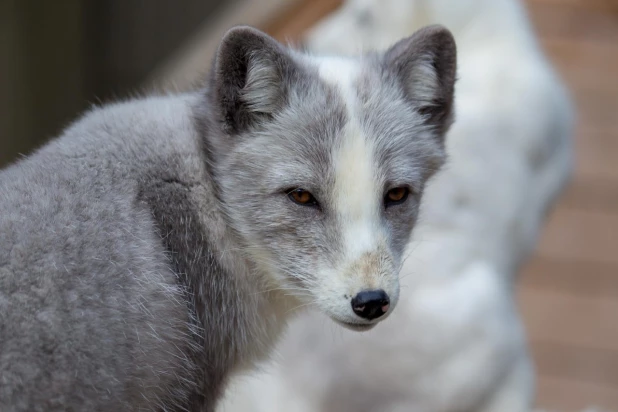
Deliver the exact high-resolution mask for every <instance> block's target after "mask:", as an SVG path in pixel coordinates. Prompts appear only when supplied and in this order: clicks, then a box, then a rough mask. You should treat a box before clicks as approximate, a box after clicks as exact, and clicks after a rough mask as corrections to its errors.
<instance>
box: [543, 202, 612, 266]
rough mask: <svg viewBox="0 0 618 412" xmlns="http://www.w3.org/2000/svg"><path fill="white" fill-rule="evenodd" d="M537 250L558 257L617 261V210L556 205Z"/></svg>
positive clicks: (608, 261) (607, 261) (551, 256)
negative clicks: (584, 209) (577, 208)
mask: <svg viewBox="0 0 618 412" xmlns="http://www.w3.org/2000/svg"><path fill="white" fill-rule="evenodd" d="M537 250H538V254H539V255H541V256H544V257H550V258H555V259H566V260H569V261H570V260H581V261H597V262H604V263H618V213H601V212H588V211H583V210H575V209H567V208H564V207H557V208H556V210H554V211H553V213H551V214H550V217H549V221H548V223H547V225H546V227H545V230H544V232H543V233H542V236H541V239H540V242H539V247H538V248H537Z"/></svg>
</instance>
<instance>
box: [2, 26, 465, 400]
mask: <svg viewBox="0 0 618 412" xmlns="http://www.w3.org/2000/svg"><path fill="white" fill-rule="evenodd" d="M455 56H456V52H455V43H454V41H453V38H452V36H451V35H450V33H449V32H448V31H447V30H445V29H444V28H442V27H439V26H431V27H427V28H425V29H423V30H420V31H418V32H417V33H415V34H414V35H412V36H410V37H408V38H405V39H402V40H400V41H399V42H396V43H395V44H394V45H393V46H392V47H391V48H390V49H389V50H388V51H385V52H384V53H371V54H363V55H361V56H357V57H341V58H340V57H318V56H311V55H308V54H303V53H301V52H299V51H296V50H292V49H290V48H287V47H284V46H282V45H280V44H279V43H278V42H276V41H275V40H274V39H272V38H270V37H269V36H267V35H265V34H263V33H261V32H259V31H257V30H255V29H252V28H248V27H238V28H234V29H231V30H230V31H229V32H228V33H227V34H226V35H225V36H224V38H223V39H222V41H221V44H220V46H219V49H218V51H217V54H216V57H215V59H214V63H213V67H212V70H211V73H210V78H209V80H208V82H207V85H206V87H205V88H204V89H200V90H197V91H195V92H191V93H186V94H181V95H169V96H151V97H145V98H142V99H136V100H131V101H126V102H119V103H115V104H110V105H107V106H104V107H100V108H95V109H93V110H91V111H90V112H89V113H87V114H85V115H84V116H83V117H82V118H81V119H79V120H78V121H76V122H75V123H74V124H72V125H71V126H69V127H68V128H67V129H66V130H65V131H64V132H63V133H62V135H61V136H60V137H58V138H56V139H54V140H53V141H51V142H49V143H48V144H46V145H45V146H43V147H41V148H39V149H38V150H36V151H35V152H34V153H32V154H31V155H29V156H27V157H26V158H24V159H20V160H19V161H17V162H15V163H14V164H12V165H10V166H8V167H7V168H5V169H4V170H2V171H1V172H0V211H1V212H0V234H1V235H0V410H2V411H3V412H17V411H60V410H63V411H65V410H71V411H77V410H92V411H117V410H165V411H174V410H183V411H185V410H188V411H213V410H214V408H215V406H216V404H217V399H219V397H220V395H221V394H222V391H223V390H224V388H225V384H226V382H227V381H228V379H229V377H230V376H231V375H232V374H234V373H237V372H238V371H241V370H243V369H246V368H250V367H252V365H254V363H255V362H256V361H258V360H260V359H263V358H265V357H266V356H268V354H269V352H270V349H271V347H272V346H273V344H274V342H275V340H276V339H277V337H278V336H279V334H280V332H281V331H282V330H283V328H284V327H285V325H286V321H287V319H288V318H289V317H290V316H292V314H293V313H295V312H296V310H297V308H299V307H301V306H307V305H310V306H314V307H316V308H318V309H319V310H320V311H321V312H322V313H324V314H325V315H326V316H328V317H330V318H331V319H333V320H334V321H336V322H338V323H339V324H341V325H343V326H345V327H347V328H350V329H354V330H367V329H370V328H371V327H373V326H374V325H375V324H376V323H377V322H379V321H382V320H383V319H385V318H387V317H388V316H389V315H390V313H391V312H392V311H393V310H394V308H395V306H396V304H397V300H398V294H399V281H398V272H399V269H400V266H401V263H402V255H403V253H404V250H405V247H406V244H407V243H408V238H409V235H410V231H411V230H412V228H413V226H414V223H415V221H416V217H417V214H418V205H419V202H420V199H421V196H422V193H423V189H424V187H425V185H426V183H427V181H428V179H429V178H430V177H431V176H432V175H433V174H434V173H435V172H436V171H437V170H438V169H439V168H440V167H441V165H442V163H443V161H444V134H445V132H446V130H447V129H448V127H449V125H450V123H451V119H452V111H453V110H452V100H453V90H454V81H455V71H456V57H455Z"/></svg>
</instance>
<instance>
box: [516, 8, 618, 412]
mask: <svg viewBox="0 0 618 412" xmlns="http://www.w3.org/2000/svg"><path fill="white" fill-rule="evenodd" d="M527 3H528V7H529V10H530V12H531V17H532V20H533V22H534V24H535V27H536V30H537V33H538V34H539V36H540V38H541V41H542V44H543V46H544V47H545V50H546V52H547V53H548V55H549V56H550V58H551V59H552V60H553V62H554V64H555V65H556V67H557V69H558V71H559V72H560V73H561V75H562V76H563V78H564V80H565V81H566V83H567V85H568V86H569V87H570V89H571V93H572V95H573V97H574V99H575V102H576V105H577V109H578V125H577V133H576V150H577V169H576V173H575V176H574V179H573V182H572V184H571V186H570V188H569V189H568V191H567V193H565V195H564V196H563V198H562V200H561V202H560V203H559V204H558V205H557V207H556V208H555V210H554V211H553V213H552V214H551V217H550V219H549V221H548V222H547V225H546V227H545V231H544V234H543V237H542V239H541V242H540V245H539V247H538V250H537V253H536V256H535V258H534V259H533V260H532V261H531V262H530V263H529V264H528V266H527V268H526V270H525V271H524V273H523V276H522V279H521V282H520V284H519V301H520V307H521V311H522V313H523V316H524V318H525V321H526V326H527V328H528V334H529V339H530V343H531V346H532V351H533V355H534V358H535V361H536V363H537V369H538V379H539V381H538V390H539V393H538V400H539V404H540V405H541V406H543V407H546V408H551V409H556V410H559V411H576V410H581V409H582V408H583V407H585V406H589V405H597V406H599V407H600V408H605V409H608V410H612V411H618V2H617V1H610V0H528V1H527Z"/></svg>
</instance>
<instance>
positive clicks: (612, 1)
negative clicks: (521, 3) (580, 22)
mask: <svg viewBox="0 0 618 412" xmlns="http://www.w3.org/2000/svg"><path fill="white" fill-rule="evenodd" d="M526 3H528V4H535V3H536V4H547V5H552V6H554V7H574V8H577V9H580V10H598V11H602V12H605V13H610V14H615V13H618V2H617V1H616V0H527V1H526Z"/></svg>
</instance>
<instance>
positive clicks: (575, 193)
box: [560, 136, 618, 213]
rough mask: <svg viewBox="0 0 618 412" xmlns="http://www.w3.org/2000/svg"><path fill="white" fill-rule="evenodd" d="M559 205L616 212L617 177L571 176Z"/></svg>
mask: <svg viewBox="0 0 618 412" xmlns="http://www.w3.org/2000/svg"><path fill="white" fill-rule="evenodd" d="M617 138H618V136H617ZM610 153H611V152H610ZM560 205H561V206H563V207H567V208H569V209H577V210H583V211H586V212H593V213H594V212H602V213H616V211H617V210H618V178H606V177H598V176H595V177H587V176H583V177H582V173H580V174H578V175H576V176H575V177H574V178H573V180H572V181H571V183H570V185H569V187H568V188H567V190H566V192H565V193H564V194H563V195H562V199H561V202H560Z"/></svg>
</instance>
